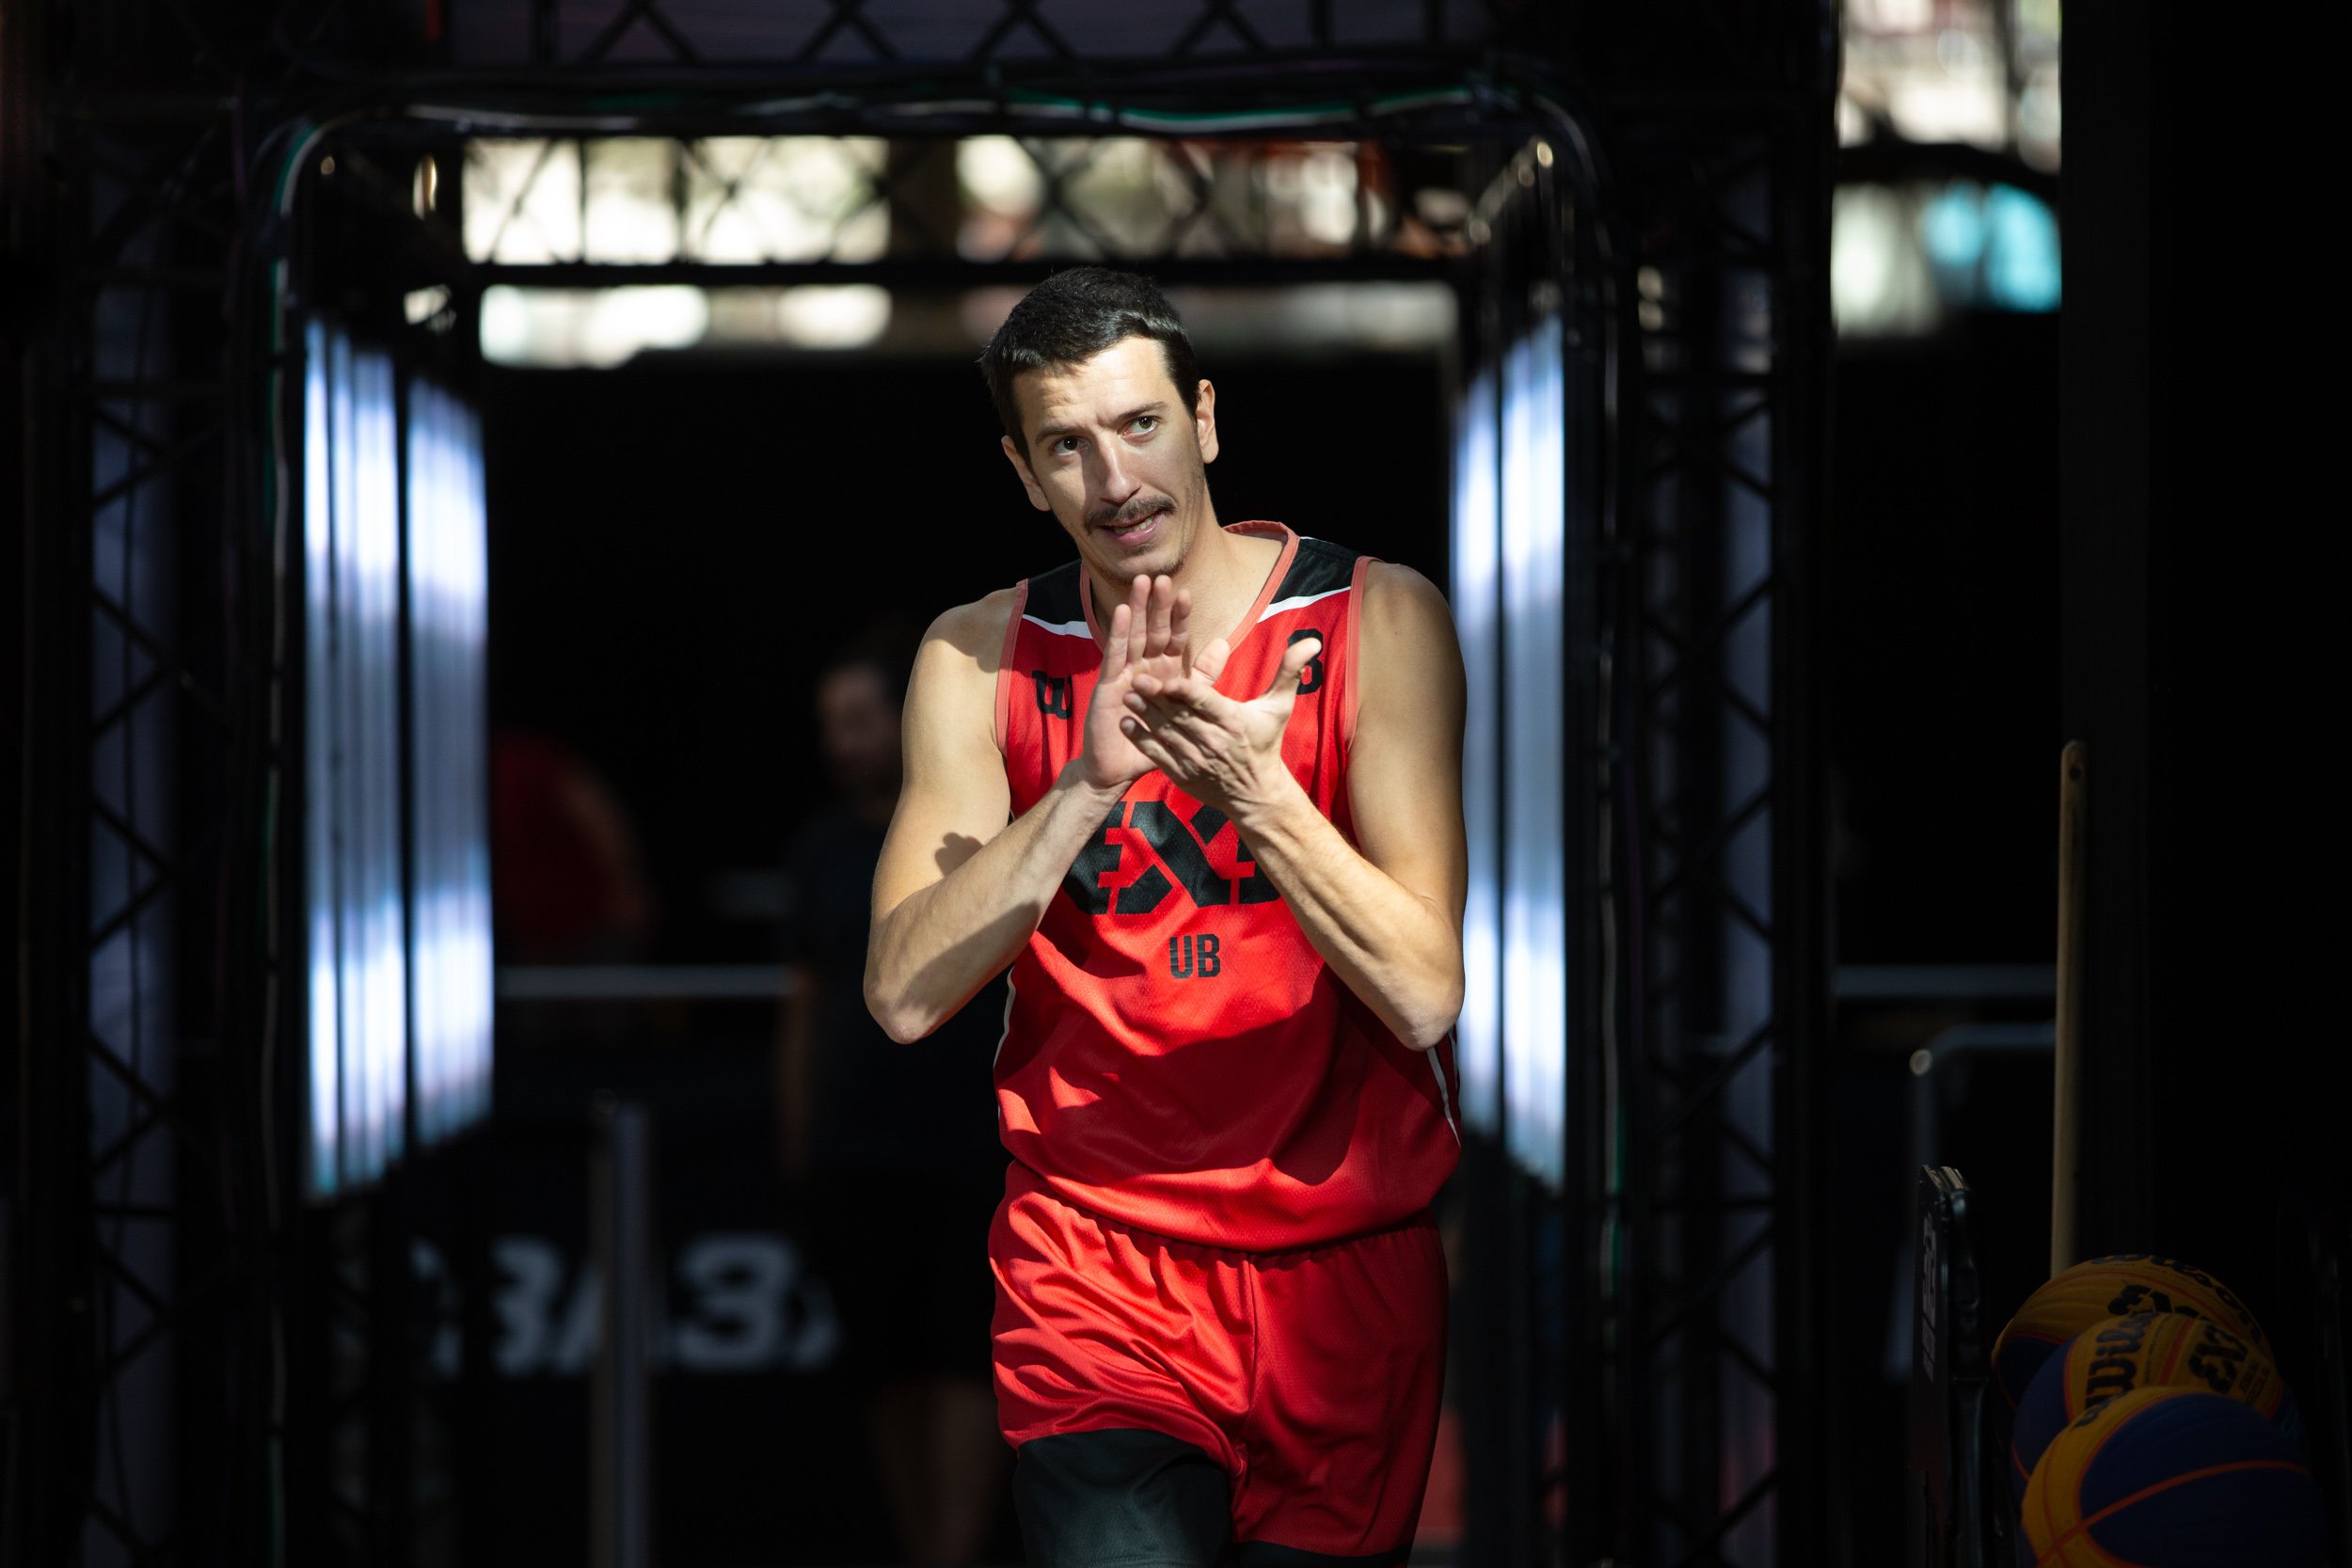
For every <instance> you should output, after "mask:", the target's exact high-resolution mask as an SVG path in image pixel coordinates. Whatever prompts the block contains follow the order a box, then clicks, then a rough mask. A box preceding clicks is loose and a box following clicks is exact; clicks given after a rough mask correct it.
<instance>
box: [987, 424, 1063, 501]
mask: <svg viewBox="0 0 2352 1568" xmlns="http://www.w3.org/2000/svg"><path fill="white" fill-rule="evenodd" d="M996 444H997V445H998V446H1000V447H1002V448H1004V449H1005V461H1006V462H1008V463H1009V464H1011V465H1012V471H1013V472H1014V473H1017V474H1019V475H1020V476H1021V488H1023V489H1024V490H1026V491H1027V492H1028V493H1029V504H1030V505H1031V506H1034V507H1036V508H1037V509H1038V510H1039V511H1040V512H1051V511H1053V510H1054V503H1053V502H1052V501H1049V500H1047V499H1045V492H1044V491H1043V490H1041V489H1040V488H1038V483H1037V475H1035V474H1033V473H1031V472H1029V460H1028V459H1027V458H1025V457H1024V456H1022V455H1021V449H1020V448H1019V447H1016V446H1014V445H1013V444H1012V437H1011V436H997V437H996Z"/></svg>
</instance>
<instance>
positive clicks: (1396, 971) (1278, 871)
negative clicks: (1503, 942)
mask: <svg viewBox="0 0 2352 1568" xmlns="http://www.w3.org/2000/svg"><path fill="white" fill-rule="evenodd" d="M1250 817H1251V820H1249V821H1248V823H1246V824H1245V823H1242V822H1239V821H1236V823H1235V826H1236V827H1237V828H1239V829H1240V830H1241V832H1242V836H1243V837H1244V838H1245V839H1246V840H1247V841H1248V845H1249V847H1250V851H1251V853H1252V854H1253V855H1254V856H1255V858H1256V861H1257V866H1258V870H1259V871H1260V872H1261V873H1263V875H1264V876H1266V877H1268V878H1271V879H1273V882H1274V885H1275V887H1276V888H1277V889H1279V891H1280V893H1281V895H1282V899H1283V902H1285V903H1286V904H1288V905H1289V906H1290V911H1291V914H1292V917H1293V918H1295V920H1296V921H1297V922H1298V926H1299V929H1300V930H1302V931H1304V932H1306V934H1307V940H1308V941H1309V942H1311V943H1312V944H1313V945H1314V950H1315V951H1316V952H1317V953H1320V954H1322V955H1323V960H1324V962H1326V963H1327V964H1329V965H1330V966H1331V968H1332V969H1333V970H1334V971H1336V972H1337V973H1338V974H1339V976H1340V978H1341V980H1343V982H1345V984H1346V986H1347V989H1348V990H1352V991H1354V992H1355V993H1356V994H1357V996H1358V997H1359V998H1360V999H1361V1000H1362V1001H1363V1003H1364V1005H1365V1006H1369V1007H1370V1008H1371V1009H1372V1010H1373V1011H1374V1012H1375V1013H1376V1014H1378V1015H1379V1017H1380V1021H1381V1022H1383V1023H1386V1024H1387V1025H1388V1026H1389V1027H1390V1028H1391V1029H1392V1030H1394V1031H1395V1032H1396V1035H1397V1037H1398V1038H1399V1039H1402V1040H1403V1041H1404V1042H1405V1043H1406V1044H1407V1045H1409V1046H1412V1047H1414V1048H1415V1049H1416V1050H1422V1051H1425V1050H1427V1049H1428V1048H1429V1047H1431V1046H1433V1045H1435V1044H1437V1043H1438V1041H1439V1040H1441V1039H1443V1038H1444V1037H1445V1036H1446V1033H1447V1031H1448V1030H1450V1029H1452V1028H1453V1027H1454V1019H1455V1017H1456V1016H1457V1015H1458V1014H1459V1013H1460V1012H1461V1010H1462V940H1461V935H1460V933H1459V931H1458V930H1457V929H1456V928H1455V927H1454V921H1453V919H1452V917H1451V916H1450V915H1449V914H1448V913H1447V912H1446V911H1442V910H1440V909H1438V906H1437V905H1436V904H1434V903H1432V902H1431V901H1430V900H1428V899H1426V898H1423V897H1422V895H1419V894H1417V893H1414V892H1412V891H1411V890H1410V889H1408V888H1406V886H1405V885H1404V884H1403V883H1401V882H1399V881H1397V880H1396V879H1394V878H1392V877H1391V876H1390V875H1389V874H1388V873H1387V872H1385V871H1383V870H1381V869H1380V868H1379V867H1378V866H1376V865H1375V864H1373V863H1372V862H1370V861H1368V860H1366V859H1365V858H1364V857H1363V856H1362V855H1361V854H1359V852H1358V851H1357V849H1356V847H1355V846H1353V845H1351V844H1349V843H1348V842H1347V840H1346V838H1345V837H1344V836H1343V835H1342V834H1341V832H1340V831H1339V829H1337V828H1335V827H1333V826H1332V825H1331V823H1330V821H1329V819H1328V818H1327V817H1325V816H1324V815H1323V814H1322V813H1321V812H1319V811H1317V810H1315V806H1314V802H1313V801H1312V800H1309V799H1308V797H1307V795H1306V793H1305V792H1304V791H1303V790H1296V789H1293V790H1290V791H1286V792H1284V793H1283V794H1281V795H1279V796H1278V797H1277V798H1276V799H1275V800H1273V801H1272V802H1270V803H1269V804H1268V805H1267V806H1265V807H1264V808H1263V809H1262V810H1260V811H1257V812H1252V813H1251V814H1250Z"/></svg>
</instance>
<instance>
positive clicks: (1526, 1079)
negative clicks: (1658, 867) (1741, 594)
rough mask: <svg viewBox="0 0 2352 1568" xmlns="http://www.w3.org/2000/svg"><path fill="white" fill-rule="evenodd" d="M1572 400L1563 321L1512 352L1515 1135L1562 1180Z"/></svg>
mask: <svg viewBox="0 0 2352 1568" xmlns="http://www.w3.org/2000/svg"><path fill="white" fill-rule="evenodd" d="M1565 418H1566V402H1565V369H1564V366H1563V364H1562V360H1561V342H1560V324H1559V322H1558V321H1557V320H1556V319H1550V318H1545V319H1539V320H1538V321H1537V322H1535V323H1534V325H1533V326H1532V327H1531V328H1530V330H1529V332H1528V335H1527V336H1526V337H1525V338H1523V339H1522V340H1520V341H1518V343H1516V344H1514V345H1513V347H1512V348H1511V350H1510V352H1509V353H1508V354H1506V355H1505V356H1504V357H1503V366H1502V462H1501V473H1502V484H1501V490H1502V692H1503V698H1502V700H1503V714H1502V735H1503V736H1504V738H1505V744H1504V745H1503V747H1502V758H1503V760H1502V810H1503V813H1504V817H1503V820H1504V821H1505V822H1507V823H1508V824H1509V830H1510V831H1509V833H1508V835H1507V837H1506V839H1505V842H1504V848H1503V852H1502V1058H1503V1059H1502V1092H1503V1101H1504V1114H1503V1138H1504V1143H1505V1146H1506V1147H1507V1148H1509V1149H1510V1151H1511V1153H1512V1154H1513V1155H1514V1156H1515V1157H1516V1158H1517V1159H1518V1161H1519V1162H1520V1163H1521V1164H1524V1165H1526V1166H1527V1168H1528V1169H1530V1170H1532V1171H1534V1173H1535V1174H1536V1175H1537V1176H1539V1177H1542V1178H1543V1179H1544V1180H1547V1181H1549V1182H1550V1183H1552V1184H1553V1185H1554V1186H1557V1185H1559V1184H1560V1183H1561V1182H1562V1181H1563V1180H1564V1179H1565V1174H1566V1161H1567V1149H1566V1144H1565V1135H1566V1106H1565V1096H1566V1091H1567V1021H1568V993H1567V911H1566V900H1567V854H1566V844H1565V818H1566V795H1565V788H1566V775H1565V768H1566V765H1567V755H1566V745H1565V733H1564V732H1565V712H1564V702H1565V691H1566V687H1567V670H1566V665H1565V651H1566V643H1565V631H1564V628H1563V627H1562V626H1561V624H1560V618H1561V615H1562V613H1563V611H1564V610H1565V597H1566V586H1567V515H1566V503H1567V472H1566V453H1565Z"/></svg>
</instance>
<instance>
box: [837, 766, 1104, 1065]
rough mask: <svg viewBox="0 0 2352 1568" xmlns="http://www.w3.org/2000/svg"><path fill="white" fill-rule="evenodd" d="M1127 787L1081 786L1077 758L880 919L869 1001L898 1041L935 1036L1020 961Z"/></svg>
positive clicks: (871, 953)
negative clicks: (957, 861) (1001, 826)
mask: <svg viewBox="0 0 2352 1568" xmlns="http://www.w3.org/2000/svg"><path fill="white" fill-rule="evenodd" d="M1121 793H1122V791H1121V790H1118V789H1112V790H1104V789H1101V788H1098V787H1096V786H1093V785H1089V784H1085V783H1083V782H1081V781H1080V780H1079V778H1078V776H1077V766H1076V764H1074V763H1073V764H1072V765H1071V766H1070V767H1068V768H1064V769H1063V770H1062V774H1061V777H1060V778H1058V779H1057V780H1056V781H1055V782H1054V784H1053V787H1052V788H1050V789H1048V790H1047V791H1046V792H1045V795H1044V797H1043V798H1042V799H1041V800H1039V801H1038V802H1037V804H1035V805H1033V806H1031V807H1030V808H1029V809H1028V810H1027V811H1025V812H1024V813H1022V814H1021V815H1020V816H1017V817H1015V818H1014V819H1013V820H1012V821H1011V822H1009V823H1008V824H1006V827H1005V831H1004V832H1000V833H998V834H997V835H996V836H995V837H994V838H993V839H990V840H989V841H988V842H987V843H986V844H984V845H982V846H980V847H979V848H978V849H977V850H976V851H974V852H973V854H972V855H971V856H970V857H969V858H968V859H966V860H965V861H964V862H963V863H962V864H961V865H959V866H957V867H956V868H955V869H954V870H953V871H950V872H949V873H948V874H947V875H946V876H945V877H943V878H941V879H939V880H938V881H936V882H933V883H931V884H930V886H929V887H926V888H923V889H921V890H920V891H918V892H916V893H913V894H910V895H908V896H907V897H906V898H904V899H903V900H901V901H900V902H899V903H898V907H897V908H895V909H893V910H891V911H889V912H888V913H887V914H885V915H883V916H882V917H881V918H880V919H878V920H876V921H875V922H874V928H873V934H872V937H871V939H870V940H869V941H868V942H867V943H866V1007H867V1008H868V1009H869V1010H870V1011H871V1012H872V1013H873V1015H874V1018H875V1021H876V1022H879V1023H880V1024H881V1025H882V1028H883V1030H884V1031H885V1032H886V1033H887V1034H888V1035H889V1036H890V1037H891V1038H893V1039H895V1040H899V1041H907V1040H915V1039H920V1038H922V1037H924V1036H925V1035H928V1034H930V1032H931V1031H932V1030H933V1029H936V1028H938V1027H939V1025H940V1024H941V1023H943V1022H946V1020H947V1018H948V1017H950V1016H951V1015H952V1014H953V1013H954V1012H955V1010H956V1009H957V1008H958V1007H961V1006H963V1004H964V1003H965V1002H967V1001H969V1000H970V999H971V996H972V993H973V992H974V991H977V990H979V989H980V988H981V987H982V986H984V985H986V984H987V983H988V981H989V978H990V977H991V976H992V975H993V974H996V973H997V972H998V971H999V970H1001V969H1003V968H1004V967H1005V966H1006V965H1007V964H1008V963H1010V962H1011V961H1012V958H1013V956H1014V955H1015V954H1016V953H1018V952H1019V951H1020V949H1021V944H1022V943H1023V942H1026V941H1027V940H1028V938H1029V933H1030V932H1032V931H1034V930H1036V929H1037V923H1038V921H1039V920H1040V919H1041V918H1042V917H1043V915H1044V913H1045V904H1046V900H1048V899H1050V898H1051V897H1053V895H1054V890H1055V889H1056V888H1057V887H1059V886H1060V885H1061V879H1062V877H1063V875H1064V874H1065V873H1066V872H1068V871H1069V869H1070V863H1071V862H1072V861H1073V860H1075V859H1077V858H1078V851H1079V850H1080V849H1082V848H1084V847H1086V842H1087V840H1088V839H1089V837H1090V836H1092V834H1093V833H1094V832H1096V830H1098V829H1099V828H1101V827H1102V825H1103V818H1104V816H1106V815H1108V813H1109V812H1110V810H1111V808H1112V807H1113V806H1114V805H1116V804H1117V803H1118V801H1119V799H1120V794H1121Z"/></svg>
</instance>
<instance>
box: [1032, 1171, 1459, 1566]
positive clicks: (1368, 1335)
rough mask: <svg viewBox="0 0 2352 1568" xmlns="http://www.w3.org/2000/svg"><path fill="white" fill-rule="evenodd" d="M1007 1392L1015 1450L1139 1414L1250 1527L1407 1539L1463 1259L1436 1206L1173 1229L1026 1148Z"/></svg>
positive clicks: (1333, 1541) (1293, 1540)
mask: <svg viewBox="0 0 2352 1568" xmlns="http://www.w3.org/2000/svg"><path fill="white" fill-rule="evenodd" d="M989 1259H990V1262H991V1265H992V1266H993V1269H994V1271H995V1275H996V1313H995V1320H994V1339H995V1368H996V1409H997V1418H998V1421H999V1423H1000V1424H1001V1425H1002V1426H1003V1428H1004V1433H1005V1438H1006V1440H1007V1441H1008V1442H1009V1443H1011V1444H1012V1445H1013V1446H1014V1447H1015V1448H1018V1447H1020V1446H1021V1445H1022V1444H1024V1443H1026V1442H1029V1441H1030V1440H1032V1439H1034V1438H1040V1437H1047V1436H1057V1435H1060V1434H1064V1433H1082V1432H1094V1431H1101V1430H1104V1429H1112V1428H1140V1429H1143V1430H1145V1431H1149V1432H1156V1433H1166V1434H1168V1435H1169V1436H1172V1437H1176V1438H1180V1439H1182V1440H1183V1441H1184V1442H1187V1443H1191V1444H1194V1445H1196V1446H1197V1447H1199V1448H1200V1449H1203V1450H1204V1451H1205V1452H1206V1453H1207V1454H1208V1455H1209V1456H1210V1457H1211V1458H1212V1459H1214V1460H1215V1461H1216V1463H1217V1464H1218V1465H1222V1466H1223V1468H1224V1470H1225V1473H1226V1475H1227V1476H1228V1477H1229V1478H1231V1481H1232V1540H1233V1541H1235V1542H1238V1543H1250V1542H1262V1543H1264V1544H1267V1545H1270V1546H1282V1547H1288V1548H1290V1549H1292V1550H1295V1551H1301V1552H1311V1553H1318V1554H1327V1555H1331V1556H1337V1557H1372V1556H1375V1555H1377V1554H1383V1553H1389V1552H1394V1551H1398V1550H1399V1549H1400V1548H1402V1547H1403V1546H1405V1545H1406V1544H1409V1543H1410V1542H1411V1540H1412V1536H1413V1528H1414V1525H1415V1522H1416V1521H1417V1519H1418V1518H1419V1516H1420V1513H1421V1499H1422V1487H1423V1486H1424V1485H1425V1484H1426V1482H1427V1481H1428V1478H1429V1460H1430V1454H1431V1452H1432V1450H1433V1449H1434V1448H1435V1446H1436V1443H1437V1432H1438V1399H1439V1395H1440V1393H1441V1392H1442V1386H1443V1382H1444V1371H1445V1312H1446V1279H1445V1257H1444V1254H1443V1253H1442V1251H1440V1249H1439V1246H1438V1231H1437V1227H1436V1226H1435V1225H1434V1224H1433V1223H1432V1222H1431V1220H1430V1219H1429V1217H1428V1216H1427V1215H1426V1214H1422V1215H1420V1216H1418V1217H1416V1218H1415V1219H1412V1220H1409V1221H1407V1222H1406V1223H1405V1224H1403V1225H1400V1226H1397V1227H1394V1228H1392V1229H1389V1230H1382V1231H1375V1232H1374V1233H1372V1234H1370V1235H1365V1236H1359V1237H1353V1238H1350V1239H1348V1240H1346V1241H1342V1242H1335V1243H1330V1244H1328V1245H1325V1246H1317V1247H1309V1248H1305V1249H1303V1250H1300V1251H1296V1252H1236V1251H1229V1250H1226V1249H1224V1248H1221V1247H1212V1246H1202V1245H1199V1244H1197V1243H1190V1242H1179V1241H1172V1240H1169V1239H1168V1238H1167V1237H1164V1236H1159V1235H1156V1234H1154V1233H1152V1232H1151V1231H1147V1230H1138V1229H1136V1228H1135V1227H1131V1226H1125V1225H1120V1224H1119V1223H1117V1222H1116V1221H1113V1220H1108V1219H1104V1218H1103V1217H1102V1216H1101V1215H1098V1214H1095V1213H1092V1212H1089V1211H1087V1210H1083V1209H1078V1208H1075V1207H1073V1206H1072V1205H1070V1204H1068V1203H1065V1202H1063V1201H1062V1200H1061V1199H1060V1198H1058V1197H1056V1196H1053V1195H1052V1194H1051V1193H1049V1192H1048V1191H1046V1190H1045V1189H1044V1187H1043V1185H1042V1184H1041V1182H1040V1181H1039V1180H1038V1178H1037V1177H1036V1176H1035V1175H1034V1174H1032V1173H1031V1172H1030V1171H1028V1169H1027V1168H1026V1167H1025V1166H1023V1165H1022V1164H1018V1163H1017V1162H1016V1163H1015V1164H1013V1166H1012V1168H1011V1172H1010V1174H1009V1177H1008V1180H1007V1182H1006V1196H1005V1200H1004V1202H1003V1203H1002V1204H1000V1205H999V1206H998V1207H997V1210H996V1218H995V1222H994V1224H993V1226H992V1227H990V1230H989Z"/></svg>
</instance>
